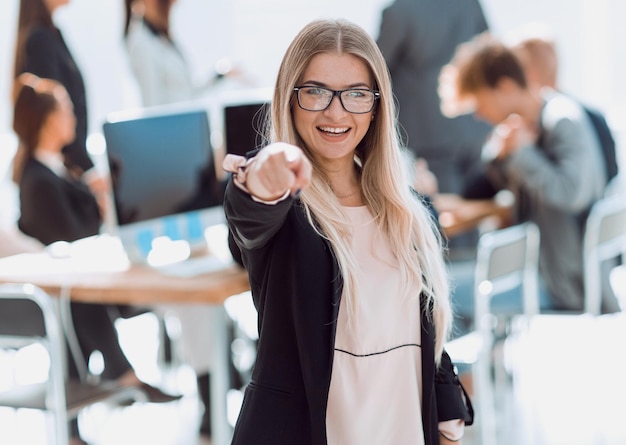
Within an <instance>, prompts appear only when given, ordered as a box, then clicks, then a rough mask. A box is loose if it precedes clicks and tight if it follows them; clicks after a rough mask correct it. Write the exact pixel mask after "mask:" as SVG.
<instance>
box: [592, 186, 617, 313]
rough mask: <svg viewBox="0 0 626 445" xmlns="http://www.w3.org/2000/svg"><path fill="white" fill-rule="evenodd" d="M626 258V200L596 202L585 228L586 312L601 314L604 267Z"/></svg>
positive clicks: (615, 199)
mask: <svg viewBox="0 0 626 445" xmlns="http://www.w3.org/2000/svg"><path fill="white" fill-rule="evenodd" d="M619 256H622V258H625V257H626V197H625V196H623V195H615V196H609V197H607V198H603V199H601V200H600V201H598V202H596V203H595V204H594V205H593V207H592V208H591V211H590V212H589V216H588V217H587V224H586V226H585V234H584V241H583V265H584V266H583V267H584V284H585V312H586V313H589V314H594V315H597V314H600V311H601V307H602V289H603V286H602V281H603V274H602V263H603V262H605V261H606V260H609V259H611V258H615V257H619Z"/></svg>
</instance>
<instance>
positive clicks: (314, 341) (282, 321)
mask: <svg viewBox="0 0 626 445" xmlns="http://www.w3.org/2000/svg"><path fill="white" fill-rule="evenodd" d="M395 118H396V113H395V109H394V106H393V99H392V93H391V83H390V79H389V74H388V71H387V67H386V65H385V61H384V59H383V57H382V55H381V53H380V51H379V50H378V47H377V46H376V43H375V42H374V41H373V40H372V39H371V38H370V37H369V36H368V34H367V33H366V32H365V31H364V30H363V29H361V28H360V27H358V26H356V25H353V24H351V23H350V22H347V21H343V20H321V21H314V22H312V23H310V24H309V25H307V26H306V27H305V28H304V29H303V30H302V31H301V32H300V33H299V34H298V35H297V36H296V38H295V40H294V41H293V42H292V43H291V45H290V47H289V48H288V50H287V53H286V54H285V56H284V59H283V62H282V65H281V67H280V70H279V73H278V79H277V82H276V88H275V93H274V98H273V102H272V112H271V118H270V122H269V126H268V132H267V134H268V139H269V140H270V142H271V143H270V144H269V145H267V146H266V147H265V148H263V149H261V150H260V151H259V152H258V153H256V155H255V156H253V157H250V158H249V159H247V160H246V159H244V158H240V157H234V156H232V155H231V156H230V157H227V159H225V162H224V167H225V169H226V170H228V171H231V172H233V173H234V174H233V180H232V181H231V182H230V183H229V185H228V187H227V191H226V198H225V203H224V206H225V211H226V216H227V219H228V224H229V227H230V230H231V232H232V234H233V236H234V239H235V242H236V245H237V247H238V248H239V249H240V251H241V255H242V260H243V264H244V265H245V267H246V268H247V270H248V273H249V276H250V283H251V289H252V297H253V299H254V304H255V306H256V308H257V310H258V315H259V343H258V355H257V362H256V365H255V369H254V372H253V376H252V381H251V382H250V384H249V386H248V388H247V389H246V394H245V398H244V402H243V406H242V410H241V413H240V416H239V419H238V422H237V426H236V428H235V433H234V439H233V444H250V443H254V444H272V445H275V444H295V443H297V444H326V443H330V444H340V443H341V444H366V443H367V444H369V443H371V444H381V443H393V444H411V445H415V444H437V443H448V441H449V440H454V441H457V440H459V439H460V438H461V437H462V435H463V428H464V424H465V423H468V424H470V423H471V422H472V417H473V415H472V413H471V405H470V404H469V400H468V399H467V398H466V397H465V396H464V391H463V390H462V388H461V386H460V385H459V383H458V379H457V377H456V375H455V373H454V371H453V369H452V365H451V363H450V359H449V357H448V356H447V354H446V353H445V352H444V350H443V344H444V342H445V340H446V336H447V333H448V329H449V326H450V321H451V309H450V302H449V296H448V282H447V277H446V272H445V268H444V262H443V256H442V248H441V242H440V239H439V237H438V230H437V227H436V225H435V223H434V222H433V221H434V220H433V218H432V216H431V213H430V211H429V209H428V207H427V206H426V204H425V203H424V201H422V200H421V199H420V198H419V197H417V196H416V195H415V194H413V193H412V191H411V189H410V186H409V182H408V179H407V178H405V177H404V176H403V172H404V171H405V169H404V168H403V167H402V162H403V161H402V158H401V153H400V149H399V144H398V137H397V131H396V126H395V124H396V120H395ZM457 443H458V442H457Z"/></svg>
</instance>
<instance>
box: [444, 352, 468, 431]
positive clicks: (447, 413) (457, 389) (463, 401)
mask: <svg viewBox="0 0 626 445" xmlns="http://www.w3.org/2000/svg"><path fill="white" fill-rule="evenodd" d="M435 393H436V397H437V418H438V420H439V422H445V421H447V420H456V419H462V420H463V421H464V422H465V425H471V424H473V423H474V407H473V406H472V401H471V400H470V398H469V395H468V394H467V392H466V391H465V388H464V387H463V385H462V384H461V382H460V381H459V377H458V375H457V373H456V371H455V369H454V366H453V365H452V360H450V356H449V355H448V353H447V352H445V351H444V352H443V355H442V357H441V364H440V366H439V368H438V370H437V373H436V374H435Z"/></svg>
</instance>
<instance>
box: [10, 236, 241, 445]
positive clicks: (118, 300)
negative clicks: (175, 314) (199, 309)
mask: <svg viewBox="0 0 626 445" xmlns="http://www.w3.org/2000/svg"><path fill="white" fill-rule="evenodd" d="M224 241H225V240H224ZM66 247H67V248H66V249H61V250H59V249H57V250H56V253H55V254H52V253H51V251H50V250H46V251H44V252H41V253H26V254H19V255H14V256H10V257H5V258H1V259H0V283H31V284H34V285H36V286H39V287H41V288H42V289H44V290H45V291H46V292H48V293H49V294H50V295H53V296H64V297H68V298H70V299H71V300H75V301H82V302H89V303H106V304H109V303H110V304H138V305H141V304H155V303H165V302H167V303H210V304H212V305H214V306H213V308H214V310H213V311H212V316H211V320H207V322H209V323H211V326H212V331H211V339H210V341H211V342H213V348H212V349H213V353H214V354H215V357H214V360H213V363H215V364H216V366H215V369H213V370H212V378H211V385H212V387H211V389H212V391H211V394H212V400H211V409H212V415H213V419H214V423H213V431H214V437H213V443H214V444H216V445H223V444H224V445H225V444H228V443H230V437H231V434H232V432H231V429H230V425H229V424H228V422H227V417H226V393H227V391H228V386H229V381H228V366H227V363H225V362H224V358H225V357H227V356H228V355H227V354H228V347H227V345H226V342H224V341H223V338H224V333H225V332H226V323H227V321H226V314H225V311H224V309H223V306H222V303H223V302H224V301H225V300H226V299H227V298H228V297H230V296H231V295H235V294H238V293H241V292H245V291H247V290H249V288H250V287H249V284H248V275H247V273H246V272H245V271H243V270H242V269H241V268H240V267H239V266H237V265H236V264H233V263H230V264H228V263H223V265H222V266H220V263H219V262H217V263H216V267H215V269H214V270H213V271H211V272H208V273H204V274H200V275H193V276H173V275H167V274H166V273H165V272H163V271H160V270H157V269H155V268H152V267H148V266H143V265H133V264H130V262H129V261H128V258H127V257H126V255H125V253H124V250H123V249H122V246H121V243H120V242H119V240H118V239H117V238H113V237H110V236H106V235H104V236H100V237H94V238H90V239H85V240H81V241H77V242H76V243H72V244H70V245H67V246H66ZM52 252H54V250H53V251H52ZM167 270H168V269H167V268H165V269H164V271H167ZM207 349H208V348H207ZM218 364H223V365H224V366H218Z"/></svg>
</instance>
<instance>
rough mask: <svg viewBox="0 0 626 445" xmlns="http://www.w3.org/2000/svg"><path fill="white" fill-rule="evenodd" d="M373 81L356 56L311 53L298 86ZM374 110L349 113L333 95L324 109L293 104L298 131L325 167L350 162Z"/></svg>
mask: <svg viewBox="0 0 626 445" xmlns="http://www.w3.org/2000/svg"><path fill="white" fill-rule="evenodd" d="M373 83H374V82H373V79H372V75H371V74H370V71H369V69H368V67H367V65H366V64H365V62H363V61H362V60H361V59H359V58H358V57H355V56H353V55H351V54H342V53H320V54H317V55H315V56H313V58H312V59H311V61H310V62H309V65H308V66H307V68H306V70H305V71H304V73H303V75H302V81H301V82H300V84H299V85H298V86H321V87H326V88H330V89H333V90H345V89H347V88H366V89H373V88H374V85H373ZM294 94H295V93H294ZM294 99H295V98H294ZM373 113H374V111H370V112H369V113H364V114H354V113H350V112H348V111H346V110H345V109H344V108H343V106H342V105H341V102H340V100H339V97H338V96H335V97H333V100H332V102H331V103H330V105H329V106H328V108H326V109H325V110H323V111H307V110H303V109H302V108H300V106H299V105H298V103H297V101H296V100H294V107H293V119H294V123H295V127H296V130H297V131H298V134H299V135H300V137H301V138H302V139H303V141H304V143H305V144H306V146H307V147H308V149H309V150H310V152H311V154H312V155H313V156H314V157H315V158H316V160H317V161H318V162H320V163H321V164H322V165H326V166H328V167H330V166H331V165H333V164H335V163H337V162H338V161H340V162H346V161H347V162H350V163H353V157H354V151H355V149H356V147H357V145H358V144H359V142H361V140H362V139H363V137H364V136H365V134H366V133H367V130H368V129H369V126H370V123H371V122H372V116H373Z"/></svg>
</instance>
